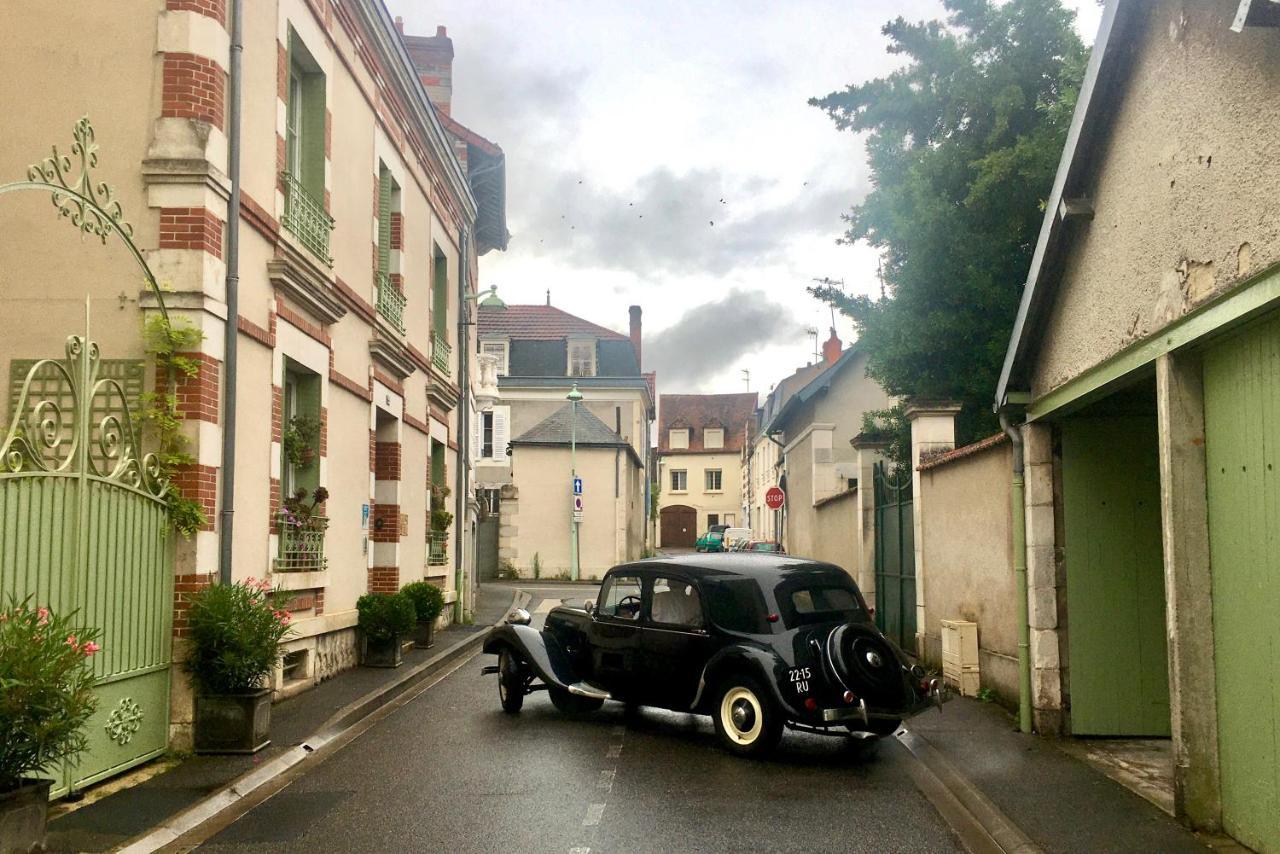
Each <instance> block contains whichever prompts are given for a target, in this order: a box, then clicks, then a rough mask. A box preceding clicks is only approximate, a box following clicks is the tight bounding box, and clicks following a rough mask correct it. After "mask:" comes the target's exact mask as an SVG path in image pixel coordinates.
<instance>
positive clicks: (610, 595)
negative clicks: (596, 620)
mask: <svg viewBox="0 0 1280 854" xmlns="http://www.w3.org/2000/svg"><path fill="white" fill-rule="evenodd" d="M596 613H597V614H599V615H600V616H602V617H616V618H618V619H621V620H637V619H639V618H640V579H639V578H637V577H636V576H634V575H615V576H613V577H612V578H610V579H609V580H608V581H607V582H606V583H605V586H604V590H603V591H601V594H600V605H599V607H598V608H597V610H596Z"/></svg>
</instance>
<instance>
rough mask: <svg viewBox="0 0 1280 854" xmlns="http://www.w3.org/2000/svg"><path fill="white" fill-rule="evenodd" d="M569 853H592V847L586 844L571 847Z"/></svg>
mask: <svg viewBox="0 0 1280 854" xmlns="http://www.w3.org/2000/svg"><path fill="white" fill-rule="evenodd" d="M569 854H591V849H590V848H588V847H587V846H585V845H579V846H578V847H576V848H570V849H569Z"/></svg>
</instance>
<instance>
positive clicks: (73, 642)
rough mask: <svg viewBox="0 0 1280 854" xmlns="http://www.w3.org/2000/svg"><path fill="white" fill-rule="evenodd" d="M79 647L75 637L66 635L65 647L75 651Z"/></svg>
mask: <svg viewBox="0 0 1280 854" xmlns="http://www.w3.org/2000/svg"><path fill="white" fill-rule="evenodd" d="M79 645H80V644H79V642H77V641H76V636H75V635H67V646H69V647H71V648H72V649H75V648H76V647H77V646H79Z"/></svg>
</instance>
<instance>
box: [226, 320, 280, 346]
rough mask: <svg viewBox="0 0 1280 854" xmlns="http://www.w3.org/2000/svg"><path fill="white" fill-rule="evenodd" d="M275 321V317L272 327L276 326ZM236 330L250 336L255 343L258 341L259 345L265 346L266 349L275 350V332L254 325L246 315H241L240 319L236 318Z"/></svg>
mask: <svg viewBox="0 0 1280 854" xmlns="http://www.w3.org/2000/svg"><path fill="white" fill-rule="evenodd" d="M274 321H275V318H274V316H273V317H272V324H271V325H272V326H274V325H275V322H274ZM236 328H237V329H239V330H240V331H241V332H243V333H244V334H245V335H248V336H249V337H250V338H252V339H253V340H254V341H257V342H258V343H259V344H261V345H263V346H264V347H270V348H272V349H275V346H276V333H275V330H266V329H263V328H262V327H261V326H259V325H258V324H256V323H254V322H253V321H252V320H249V319H248V318H246V317H245V316H244V315H241V316H240V317H237V318H236Z"/></svg>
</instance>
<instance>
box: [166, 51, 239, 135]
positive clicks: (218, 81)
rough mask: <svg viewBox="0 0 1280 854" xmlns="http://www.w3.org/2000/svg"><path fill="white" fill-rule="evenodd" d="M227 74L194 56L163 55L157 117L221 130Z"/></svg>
mask: <svg viewBox="0 0 1280 854" xmlns="http://www.w3.org/2000/svg"><path fill="white" fill-rule="evenodd" d="M226 91H227V73H226V72H225V71H223V70H222V66H220V65H218V64H217V63H216V62H214V61H213V60H211V59H205V58H204V57H203V56H197V55H195V54H194V53H166V54H165V55H164V70H163V84H162V86H161V106H160V115H161V116H164V117H166V118H181V119H198V120H199V121H202V122H208V123H209V124H211V125H213V126H214V127H216V128H218V129H219V130H221V129H222V128H223V113H224V110H225V106H226V105H225V99H226Z"/></svg>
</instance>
